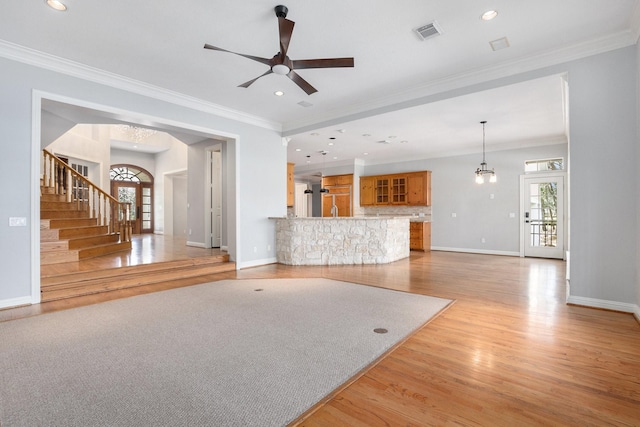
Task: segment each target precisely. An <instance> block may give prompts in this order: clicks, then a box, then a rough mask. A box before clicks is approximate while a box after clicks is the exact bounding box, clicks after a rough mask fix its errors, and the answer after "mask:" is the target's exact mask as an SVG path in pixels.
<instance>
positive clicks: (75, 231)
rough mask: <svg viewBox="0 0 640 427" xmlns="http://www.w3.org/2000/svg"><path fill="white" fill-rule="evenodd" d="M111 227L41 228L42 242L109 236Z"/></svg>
mask: <svg viewBox="0 0 640 427" xmlns="http://www.w3.org/2000/svg"><path fill="white" fill-rule="evenodd" d="M108 230H109V227H107V226H106V225H89V226H81V227H73V228H50V229H46V228H41V229H40V242H49V241H54V240H60V239H69V238H77V237H89V236H99V235H102V234H107V232H108Z"/></svg>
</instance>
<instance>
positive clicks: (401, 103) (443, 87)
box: [283, 11, 640, 136]
mask: <svg viewBox="0 0 640 427" xmlns="http://www.w3.org/2000/svg"><path fill="white" fill-rule="evenodd" d="M639 14H640V11H639ZM638 18H639V22H640V16H639V17H638ZM636 40H637V36H635V34H634V32H632V31H631V30H625V31H622V32H620V33H617V34H614V35H610V36H606V37H601V38H598V39H594V40H589V41H585V42H582V43H578V44H574V45H571V46H566V47H563V48H559V49H555V50H553V51H547V52H543V53H539V54H536V55H531V56H528V57H526V58H522V59H517V60H513V61H508V62H503V63H500V64H497V65H492V66H488V67H481V68H476V69H473V70H469V71H465V72H464V73H459V74H455V75H451V76H448V77H446V78H442V79H437V80H432V81H430V82H427V83H425V84H423V85H419V86H415V87H413V88H411V89H407V90H404V91H402V92H398V93H395V94H393V95H391V96H387V97H382V98H375V99H369V100H366V101H363V102H359V103H357V104H351V105H350V106H347V107H345V108H342V109H339V110H332V111H331V112H330V113H327V114H325V115H317V116H308V117H306V118H305V119H303V120H300V121H292V122H287V123H284V125H283V135H285V136H287V135H295V134H298V133H301V132H307V131H310V130H312V129H317V128H321V127H327V126H335V125H337V124H340V123H345V122H350V121H353V120H357V119H362V118H365V117H371V116H375V115H378V114H384V113H387V112H390V111H395V110H399V109H403V108H410V107H415V106H418V105H422V104H426V103H429V102H433V100H430V99H427V98H428V97H431V96H433V95H437V94H441V93H444V92H447V91H451V90H456V89H461V88H464V87H468V86H472V85H476V84H480V83H485V82H488V81H492V80H496V79H500V78H505V77H509V76H513V75H516V74H521V73H525V72H528V71H533V70H538V69H541V68H546V67H550V66H553V65H558V64H562V63H567V62H570V61H575V60H578V59H582V58H586V57H589V56H593V55H597V54H600V53H604V52H608V51H612V50H616V49H620V48H623V47H627V46H630V45H633V44H635V43H636Z"/></svg>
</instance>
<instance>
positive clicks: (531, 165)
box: [524, 158, 564, 173]
mask: <svg viewBox="0 0 640 427" xmlns="http://www.w3.org/2000/svg"><path fill="white" fill-rule="evenodd" d="M561 170H564V159H562V158H559V159H543V160H527V161H525V162H524V171H525V172H527V173H529V172H549V171H561Z"/></svg>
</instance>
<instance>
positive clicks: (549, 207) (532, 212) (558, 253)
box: [521, 174, 565, 259]
mask: <svg viewBox="0 0 640 427" xmlns="http://www.w3.org/2000/svg"><path fill="white" fill-rule="evenodd" d="M521 181H522V192H521V196H522V211H521V212H522V221H523V227H521V229H522V230H523V235H522V244H521V253H523V255H524V256H525V257H538V258H559V259H562V258H563V257H564V223H565V220H564V174H545V175H531V176H527V175H525V176H523V177H522V180H521Z"/></svg>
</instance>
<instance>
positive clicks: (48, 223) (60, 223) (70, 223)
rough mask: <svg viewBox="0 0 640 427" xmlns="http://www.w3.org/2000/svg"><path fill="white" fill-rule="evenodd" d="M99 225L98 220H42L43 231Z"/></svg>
mask: <svg viewBox="0 0 640 427" xmlns="http://www.w3.org/2000/svg"><path fill="white" fill-rule="evenodd" d="M76 225H77V226H79V227H86V226H92V225H98V220H97V219H96V218H40V228H41V229H52V228H72V227H75V226H76Z"/></svg>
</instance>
